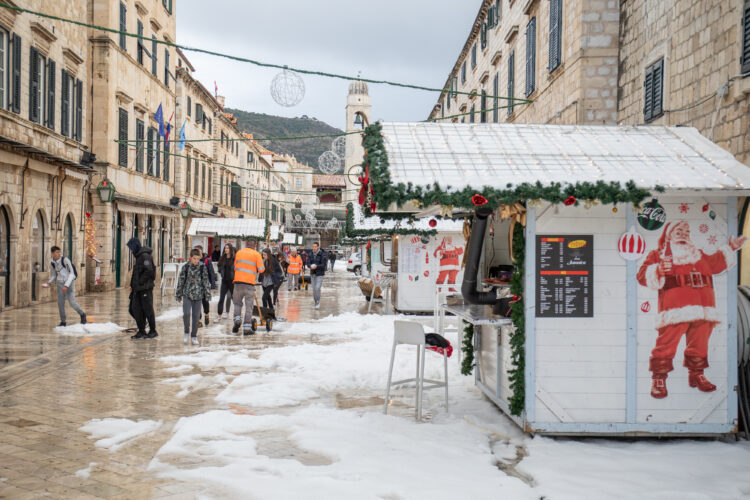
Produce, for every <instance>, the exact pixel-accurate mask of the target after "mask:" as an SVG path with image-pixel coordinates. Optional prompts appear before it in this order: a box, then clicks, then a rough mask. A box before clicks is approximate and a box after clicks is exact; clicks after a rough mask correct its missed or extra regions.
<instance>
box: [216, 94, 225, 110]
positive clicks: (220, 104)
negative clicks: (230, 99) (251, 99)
mask: <svg viewBox="0 0 750 500" xmlns="http://www.w3.org/2000/svg"><path fill="white" fill-rule="evenodd" d="M225 100H226V97H224V96H223V95H217V96H216V102H218V103H219V106H221V107H222V109H223V108H224V101H225Z"/></svg>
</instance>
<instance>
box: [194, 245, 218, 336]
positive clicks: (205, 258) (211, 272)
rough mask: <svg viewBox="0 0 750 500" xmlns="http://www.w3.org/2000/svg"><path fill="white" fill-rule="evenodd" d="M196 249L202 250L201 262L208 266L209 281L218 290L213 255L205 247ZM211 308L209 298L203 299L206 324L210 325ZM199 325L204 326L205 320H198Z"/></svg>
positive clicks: (212, 288)
mask: <svg viewBox="0 0 750 500" xmlns="http://www.w3.org/2000/svg"><path fill="white" fill-rule="evenodd" d="M195 248H196V249H198V250H200V251H201V263H202V264H203V265H204V266H206V270H207V271H208V282H209V283H210V284H211V290H216V273H215V272H214V265H213V264H212V263H211V257H209V255H208V254H207V253H206V252H204V251H203V247H202V246H200V245H198V246H197V247H195ZM209 310H210V304H209V303H208V299H206V298H204V299H203V316H204V318H205V321H206V326H208V323H209V315H208V313H209ZM198 326H203V321H199V322H198Z"/></svg>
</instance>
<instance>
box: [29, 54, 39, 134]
mask: <svg viewBox="0 0 750 500" xmlns="http://www.w3.org/2000/svg"><path fill="white" fill-rule="evenodd" d="M29 57H30V60H29V120H31V121H32V122H36V123H39V108H40V104H41V103H40V102H39V86H40V84H41V82H40V81H39V51H37V49H36V48H35V47H31V48H30V50H29Z"/></svg>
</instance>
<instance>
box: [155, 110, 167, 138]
mask: <svg viewBox="0 0 750 500" xmlns="http://www.w3.org/2000/svg"><path fill="white" fill-rule="evenodd" d="M154 120H156V123H158V124H159V135H160V136H162V137H164V134H165V131H164V112H163V111H162V110H161V104H159V109H157V110H156V113H154Z"/></svg>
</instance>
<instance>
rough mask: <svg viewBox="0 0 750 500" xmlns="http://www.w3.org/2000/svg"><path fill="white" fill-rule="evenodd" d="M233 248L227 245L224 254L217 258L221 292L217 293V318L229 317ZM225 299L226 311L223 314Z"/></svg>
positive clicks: (232, 283) (232, 288)
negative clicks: (223, 315)
mask: <svg viewBox="0 0 750 500" xmlns="http://www.w3.org/2000/svg"><path fill="white" fill-rule="evenodd" d="M234 255H235V252H234V247H233V246H232V245H230V244H229V243H227V244H226V245H224V252H223V253H222V254H221V257H220V258H219V275H220V276H221V291H220V293H219V318H222V314H225V315H229V307H230V306H231V305H232V291H233V290H234ZM225 297H226V310H227V312H226V313H225V312H224V305H225V302H224V300H225Z"/></svg>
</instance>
